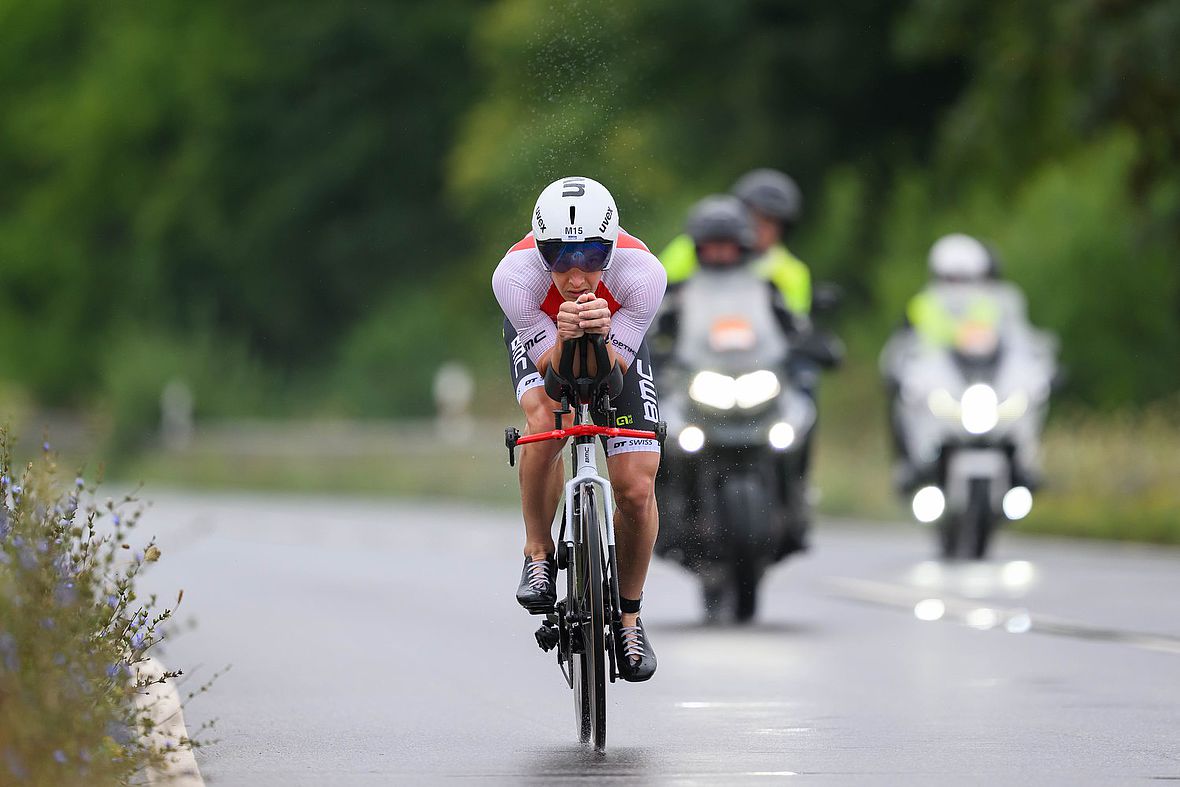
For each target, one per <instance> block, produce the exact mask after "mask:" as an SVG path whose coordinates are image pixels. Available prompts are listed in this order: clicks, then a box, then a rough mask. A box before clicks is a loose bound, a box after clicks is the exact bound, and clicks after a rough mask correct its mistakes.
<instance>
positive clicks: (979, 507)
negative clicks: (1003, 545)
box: [960, 478, 994, 560]
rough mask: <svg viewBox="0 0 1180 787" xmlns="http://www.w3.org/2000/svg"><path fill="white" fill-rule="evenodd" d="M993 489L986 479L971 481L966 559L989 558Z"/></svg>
mask: <svg viewBox="0 0 1180 787" xmlns="http://www.w3.org/2000/svg"><path fill="white" fill-rule="evenodd" d="M993 522H994V518H993V516H992V501H991V489H990V488H989V483H988V480H987V479H986V478H975V479H972V481H971V490H970V493H969V497H968V498H967V513H966V515H965V516H964V522H963V525H964V530H965V532H964V533H963V536H964V537H961V538H960V540H961V541H962V542H963V544H962V546H963V547H964V549H963V551H964V553H965V554H964V557H968V558H971V559H974V560H982V559H983V558H985V557H987V548H988V546H989V544H990V542H991V535H992V525H993Z"/></svg>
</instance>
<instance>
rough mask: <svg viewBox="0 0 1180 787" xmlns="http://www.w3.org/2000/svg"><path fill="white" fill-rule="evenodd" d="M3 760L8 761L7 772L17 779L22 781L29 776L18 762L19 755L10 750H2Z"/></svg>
mask: <svg viewBox="0 0 1180 787" xmlns="http://www.w3.org/2000/svg"><path fill="white" fill-rule="evenodd" d="M4 759H5V760H7V761H8V770H9V772H10V773H12V775H13V776H15V777H16V778H17V779H19V780H21V781H24V780H25V779H26V778H28V776H29V772H28V771H27V770H25V766H24V764H23V763H21V761H20V755H19V754H17V753H16V752H14V751H13V750H12V749H5V750H4Z"/></svg>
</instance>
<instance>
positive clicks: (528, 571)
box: [516, 555, 557, 615]
mask: <svg viewBox="0 0 1180 787" xmlns="http://www.w3.org/2000/svg"><path fill="white" fill-rule="evenodd" d="M556 576H557V561H556V560H554V559H553V555H546V556H545V557H544V558H543V559H542V560H533V559H532V558H529V557H526V558H525V559H524V571H523V572H521V575H520V586H519V587H518V588H517V589H516V600H517V601H518V602H519V603H520V605H521V606H522V607H524V608H525V609H527V610H528V611H529V612H530V613H532V614H534V615H544V614H545V613H547V612H552V611H553V605H554V603H556V601H557V589H556V587H555V586H554V578H555V577H556Z"/></svg>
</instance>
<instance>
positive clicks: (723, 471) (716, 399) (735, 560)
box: [656, 270, 826, 621]
mask: <svg viewBox="0 0 1180 787" xmlns="http://www.w3.org/2000/svg"><path fill="white" fill-rule="evenodd" d="M679 303H680V308H679V312H678V321H679V325H680V326H681V327H680V328H679V329H678V330H676V332H675V333H676V337H675V343H674V347H673V350H672V352H671V353H670V354H669V355H668V356H667V357H666V359H665V361H664V363H663V364H662V367H663V368H662V370H661V374H660V380H659V382H660V390H661V409H662V414H663V418H664V420H665V421H666V422H667V424H668V435H669V440H668V441H667V443H666V444H665V449H664V458H663V461H662V462H661V467H660V472H659V475H658V476H657V478H656V489H657V497H658V499H659V500H660V505H661V512H662V516H661V528H660V537H659V539H658V540H657V543H656V552H657V554H659V555H661V556H662V557H665V558H667V559H669V560H673V561H675V562H678V563H680V564H681V565H683V566H684V567H685V568H687V569H688V570H689V571H691V572H693V573H695V574H697V575H698V576H699V577H700V580H701V584H702V591H703V600H704V606H705V612H706V617H707V619H709V620H711V621H716V620H719V619H721V618H722V617H725V616H727V614H731V615H732V616H733V617H734V618H735V619H736V620H738V621H746V620H749V619H750V618H752V617H753V616H754V614H755V611H756V609H757V593H758V585H759V583H760V582H761V580H762V577H763V575H764V574H765V572H766V570H767V569H768V568H769V567H770V566H771V565H772V564H773V563H775V562H777V561H779V560H781V559H783V558H784V557H786V556H787V555H789V554H791V553H793V552H797V551H799V550H801V549H804V548H806V542H807V532H806V529H807V526H808V522H809V511H808V503H807V483H806V478H805V477H804V474H805V469H806V451H807V448H808V443H809V440H810V437H811V433H812V431H813V429H814V426H815V421H816V410H815V404H814V403H813V401H812V399H811V398H810V397H809V396H807V395H806V394H805V393H804V392H802V391H801V390H799V389H798V388H797V387H796V385H795V384H794V383H793V382H792V378H791V377H789V376H788V374H787V365H788V361H789V360H790V358H791V353H792V351H793V348H792V347H791V345H790V343H789V341H788V339H787V336H786V334H785V332H784V331H783V329H782V328H781V327H780V325H779V323H778V321H777V317H776V315H775V313H774V309H773V307H772V305H771V301H770V298H769V297H768V294H767V284H766V282H765V281H763V280H760V279H758V278H756V277H754V276H751V275H748V274H745V273H743V272H734V271H710V270H702V271H701V272H699V273H698V274H697V275H696V276H695V277H694V278H693V279H691V280H689V281H688V282H686V283H685V284H684V285H683V288H682V289H681V291H680V293H679ZM815 354H816V355H820V356H822V355H823V353H822V352H819V351H816V352H815ZM820 360H821V362H822V361H824V360H826V359H825V358H821V359H820ZM656 368H657V369H660V366H657V367H656Z"/></svg>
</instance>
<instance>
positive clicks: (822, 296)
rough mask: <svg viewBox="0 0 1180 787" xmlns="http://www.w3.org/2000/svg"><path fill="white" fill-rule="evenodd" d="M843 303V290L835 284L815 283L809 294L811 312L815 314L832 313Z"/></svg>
mask: <svg viewBox="0 0 1180 787" xmlns="http://www.w3.org/2000/svg"><path fill="white" fill-rule="evenodd" d="M843 301H844V288H843V287H841V286H840V285H839V284H836V283H835V282H830V281H821V282H817V283H816V285H815V287H814V288H813V290H812V292H811V310H812V311H813V312H815V313H816V314H828V313H830V312H833V311H835V310H836V309H837V308H838V307H839V306H840V304H841V303H843Z"/></svg>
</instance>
